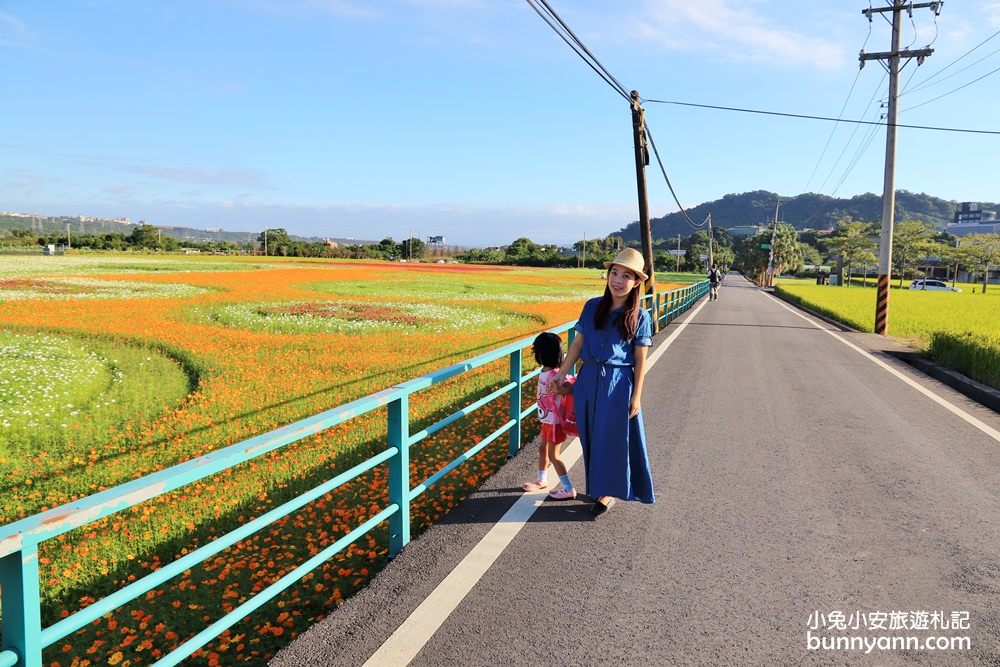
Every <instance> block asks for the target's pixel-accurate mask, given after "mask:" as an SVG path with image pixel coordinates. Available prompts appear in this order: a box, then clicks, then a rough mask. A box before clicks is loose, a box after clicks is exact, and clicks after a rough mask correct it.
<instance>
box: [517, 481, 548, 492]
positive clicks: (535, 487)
mask: <svg viewBox="0 0 1000 667" xmlns="http://www.w3.org/2000/svg"><path fill="white" fill-rule="evenodd" d="M548 486H549V485H548V484H546V483H545V482H542V481H539V480H537V479H536V480H535V481H534V482H528V483H527V484H525V485H524V486H523V487H522V488H523V489H524V490H525V491H541V490H542V489H544V488H547V487H548Z"/></svg>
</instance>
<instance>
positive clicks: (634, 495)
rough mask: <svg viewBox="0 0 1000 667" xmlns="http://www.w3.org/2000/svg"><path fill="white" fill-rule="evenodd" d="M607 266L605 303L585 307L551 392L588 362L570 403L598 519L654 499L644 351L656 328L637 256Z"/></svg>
mask: <svg viewBox="0 0 1000 667" xmlns="http://www.w3.org/2000/svg"><path fill="white" fill-rule="evenodd" d="M604 266H605V267H606V268H607V269H608V279H607V284H606V285H605V288H604V296H602V297H599V298H595V299H590V300H589V301H587V303H586V304H584V306H583V312H582V313H581V314H580V319H579V321H577V323H576V337H575V338H574V339H573V342H572V343H571V344H570V346H569V351H568V352H567V354H566V358H565V359H564V360H563V362H562V365H561V366H560V367H559V371H558V372H557V373H556V374H555V375H554V376H553V377H552V379H551V381H550V385H549V386H550V388H552V389H553V390H558V389H559V388H560V387H562V385H563V382H564V378H565V377H566V374H567V373H569V372H570V370H571V369H572V368H573V366H574V365H575V364H576V362H577V361H578V360H579V361H582V362H583V365H582V366H581V368H580V372H579V374H578V375H577V378H576V382H575V384H574V385H573V398H574V402H575V409H576V423H577V428H578V429H579V431H580V444H581V445H582V448H583V464H584V468H585V474H586V480H587V485H586V490H587V495H589V496H591V497H592V498H594V499H595V502H594V505H593V507H592V508H591V512H593V513H594V514H596V515H601V514H604V513H605V512H607V511H608V510H609V509H610V508H611V506H612V505H614V503H615V498H621V499H622V500H638V501H640V502H643V503H652V502H655V500H656V496H655V494H654V493H653V476H652V472H651V470H650V466H649V455H648V452H647V450H646V431H645V427H644V425H643V422H642V410H641V398H642V385H643V380H644V379H645V373H646V351H647V350H648V348H649V347H650V346H651V345H652V344H653V341H652V321H651V319H650V316H649V313H648V312H646V310H645V309H644V308H642V306H641V304H640V303H639V297H640V290H641V286H642V284H643V282H644V281H645V280H646V278H647V275H646V273H645V271H644V268H645V263H644V261H643V258H642V255H641V254H640V253H639V252H637V251H635V250H633V249H632V248H625V249H624V250H622V251H621V252H620V253H619V254H618V256H617V257H615V259H614V260H613V261H611V262H606V263H605V265H604Z"/></svg>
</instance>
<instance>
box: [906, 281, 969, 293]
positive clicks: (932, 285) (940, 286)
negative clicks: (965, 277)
mask: <svg viewBox="0 0 1000 667" xmlns="http://www.w3.org/2000/svg"><path fill="white" fill-rule="evenodd" d="M910 289H922V290H933V291H936V292H961V291H962V290H960V289H959V288H957V287H952V286H951V285H949V284H948V283H946V282H944V281H943V280H931V279H930V278H928V279H927V280H914V281H913V282H912V283H910Z"/></svg>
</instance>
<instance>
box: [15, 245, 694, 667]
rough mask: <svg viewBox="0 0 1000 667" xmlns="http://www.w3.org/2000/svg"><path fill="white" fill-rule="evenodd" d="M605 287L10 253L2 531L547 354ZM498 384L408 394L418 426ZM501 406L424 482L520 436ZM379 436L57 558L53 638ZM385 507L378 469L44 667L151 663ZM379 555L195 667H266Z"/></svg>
mask: <svg viewBox="0 0 1000 667" xmlns="http://www.w3.org/2000/svg"><path fill="white" fill-rule="evenodd" d="M695 279H696V278H695V277H691V282H693V281H694V280H695ZM661 280H662V279H661ZM660 287H661V289H663V288H669V287H670V285H669V284H665V283H662V282H661V284H660ZM602 290H603V281H602V280H601V279H600V272H599V271H598V270H594V269H591V270H584V269H565V270H561V269H519V268H510V267H479V266H465V265H451V264H441V265H421V264H398V263H378V262H371V263H362V262H335V261H328V260H327V261H302V260H297V261H281V260H277V259H274V258H267V260H266V261H261V259H259V258H221V257H220V258H215V257H206V258H167V257H137V256H132V255H123V256H107V255H102V256H99V257H96V256H75V255H67V256H60V257H49V256H2V255H0V367H2V368H3V373H2V376H0V525H3V524H7V523H10V522H12V521H15V520H18V519H21V518H24V517H27V516H30V515H33V514H36V513H38V512H41V511H44V510H46V509H50V508H53V507H56V506H58V505H61V504H64V503H67V502H70V501H73V500H75V499H79V498H81V497H84V496H87V495H90V494H92V493H95V492H98V491H101V490H104V489H108V488H110V487H113V486H115V485H118V484H121V483H124V482H127V481H130V480H133V479H137V478H140V477H143V476H145V475H148V474H150V473H153V472H156V471H159V470H162V469H164V468H167V467H169V466H171V465H174V464H177V463H180V462H183V461H187V460H190V459H192V458H195V457H198V456H200V455H203V454H206V453H209V452H212V451H215V450H217V449H220V448H222V447H225V446H227V445H231V444H234V443H238V442H241V441H243V440H246V439H248V438H251V437H253V436H256V435H259V434H261V433H265V432H268V431H271V430H273V429H276V428H279V427H281V426H285V425H287V424H290V423H292V422H295V421H297V420H299V419H303V418H305V417H309V416H312V415H315V414H318V413H320V412H323V411H325V410H329V409H330V408H332V407H335V406H338V405H342V404H344V403H347V402H349V401H351V400H354V399H357V398H360V397H363V396H366V395H368V394H371V393H374V392H376V391H379V390H382V389H385V388H387V387H390V386H393V385H395V384H398V383H399V382H401V381H404V380H409V379H412V378H415V377H418V376H420V375H422V374H425V373H428V372H430V371H433V370H437V369H440V368H443V367H445V366H448V365H450V364H453V363H456V362H458V361H462V360H465V359H468V358H470V357H473V356H476V355H478V354H480V353H483V352H486V351H488V350H491V349H495V348H497V347H499V346H501V345H504V344H507V343H509V342H512V341H516V340H521V339H524V338H528V337H532V336H534V335H535V334H536V333H538V332H540V331H542V330H544V329H546V328H550V327H552V326H556V325H559V324H562V323H565V322H567V321H570V320H573V319H575V318H576V316H577V315H578V314H579V311H580V308H581V306H582V303H583V301H584V300H585V299H587V298H590V297H592V296H597V295H599V294H600V293H601V291H602ZM525 360H526V364H527V365H528V367H529V368H530V365H531V363H532V362H531V360H530V351H529V352H528V353H526V354H525ZM506 372H507V367H506V362H504V363H503V364H499V365H496V366H492V367H485V368H483V369H481V370H479V371H477V372H472V373H467V374H465V375H463V376H461V377H460V378H456V379H455V380H451V381H448V382H445V383H442V384H441V385H435V388H433V390H426V391H425V392H422V393H420V394H417V395H414V396H413V397H412V398H411V401H410V408H411V413H412V414H413V415H414V418H415V419H416V421H417V423H415V424H413V425H412V426H411V431H412V430H415V429H417V428H421V427H422V426H421V424H424V423H431V422H432V421H434V420H436V419H440V418H441V417H442V416H444V415H447V414H451V413H452V412H453V411H454V410H455V409H457V408H458V407H463V406H464V405H467V404H468V403H469V402H470V401H471V399H472V398H474V397H476V396H477V395H483V394H485V393H488V392H489V391H490V390H491V389H492V388H495V387H496V386H497V385H498V384H501V383H502V382H503V381H504V376H505V373H506ZM526 400H530V398H526ZM501 403H502V402H501V401H496V402H494V403H491V404H489V406H487V408H484V409H482V410H480V411H477V412H476V413H475V415H474V416H472V417H469V418H466V419H465V420H462V421H460V422H458V423H457V424H456V425H455V426H454V427H450V428H446V429H443V430H442V431H440V432H438V433H437V434H435V435H434V437H432V438H428V439H426V440H424V441H422V442H421V443H419V445H417V446H415V448H414V451H413V452H412V453H411V470H412V471H413V474H414V476H415V477H416V478H420V479H423V478H426V477H427V476H429V475H430V474H432V473H433V472H435V471H436V470H439V469H440V468H441V467H442V466H443V465H445V464H446V463H447V462H448V461H450V460H452V459H453V458H454V457H455V456H456V455H457V454H458V453H460V452H463V451H465V450H466V449H468V448H469V447H470V446H471V444H473V443H474V442H476V441H477V440H478V439H480V438H481V437H482V436H483V435H485V434H487V433H489V432H491V431H492V430H494V429H495V428H497V427H498V426H499V425H500V424H502V423H504V422H505V421H506V419H507V417H506V414H507V411H508V409H509V408H508V406H506V405H503V404H501ZM384 420H385V415H384V411H383V413H382V414H381V415H379V414H373V415H371V417H370V418H361V419H359V420H355V421H353V422H351V423H350V425H349V428H342V427H337V428H333V429H328V430H327V431H324V432H322V433H318V434H316V435H314V436H311V437H309V438H306V439H304V440H302V441H300V442H297V443H295V444H294V445H290V446H288V447H285V448H282V449H280V450H278V451H276V452H274V453H272V454H271V455H268V456H265V457H261V458H258V459H255V460H254V461H253V462H249V463H247V464H244V465H242V466H238V467H236V468H232V469H230V470H227V471H226V472H224V473H220V474H218V475H216V476H214V477H212V478H207V479H204V480H202V481H200V482H196V483H193V484H191V485H188V486H187V487H185V488H184V489H182V490H181V491H178V492H174V493H170V494H166V495H163V496H160V497H158V498H156V499H154V500H151V501H148V502H146V503H143V504H141V505H138V506H136V507H134V508H132V509H131V510H129V511H126V512H122V513H119V514H117V515H115V516H113V517H110V518H108V519H106V520H102V521H99V522H95V523H93V524H90V525H88V526H86V527H84V528H81V529H79V530H77V531H74V532H73V533H70V534H67V535H64V536H62V537H60V538H59V539H55V540H50V541H48V542H46V543H44V544H43V545H42V550H41V553H40V563H41V584H42V615H43V626H45V625H48V624H50V623H52V622H54V621H55V620H57V619H59V618H61V617H65V616H66V615H67V614H68V613H70V610H75V609H77V608H79V607H81V606H86V605H87V604H89V603H91V602H93V601H94V600H96V599H99V598H101V597H103V596H105V595H107V594H108V593H110V592H112V591H114V590H117V589H118V588H120V587H121V586H122V585H124V584H125V583H128V582H130V581H133V580H135V579H136V578H139V577H141V576H143V575H144V574H145V573H147V572H149V571H152V570H156V569H158V568H160V567H162V566H163V565H164V564H165V563H167V562H170V561H171V560H173V559H175V558H177V557H179V556H180V555H182V554H184V553H187V552H188V551H190V550H191V549H193V548H196V547H198V546H200V545H203V544H206V543H207V542H210V541H212V540H213V539H214V536H215V535H217V534H220V533H223V532H225V531H228V530H231V529H233V528H234V527H236V526H239V525H241V524H242V523H245V522H246V521H247V520H248V519H250V518H252V517H256V516H260V515H262V514H263V513H265V512H267V511H268V510H269V509H271V508H273V507H275V506H276V505H278V504H280V503H281V502H283V501H284V500H287V499H288V498H290V497H292V496H294V495H296V494H297V493H298V492H299V491H300V490H302V489H305V488H311V487H313V486H315V485H316V484H318V483H319V482H320V481H321V480H325V479H329V478H331V477H333V476H335V475H336V474H338V473H339V472H342V471H343V470H345V469H347V468H349V467H351V466H352V465H354V464H356V463H357V462H359V461H360V460H363V459H365V458H368V457H369V456H371V455H372V454H373V453H374V452H376V451H380V450H381V449H384V447H385V441H384V438H385V433H384V432H385V427H384ZM531 422H532V420H528V422H527V423H526V424H525V426H524V430H523V433H522V437H523V438H524V439H525V441H528V440H530V439H531V438H532V437H533V436H534V434H535V430H536V427H535V426H534V424H533V423H531ZM501 440H502V439H501ZM506 455H507V448H506V443H505V442H498V443H494V446H491V447H489V448H487V449H485V450H484V451H483V452H481V453H480V454H479V455H478V456H477V457H476V458H475V459H474V460H473V461H471V462H469V464H467V465H465V466H463V467H461V468H459V469H458V470H456V471H454V472H452V473H451V474H449V475H448V476H447V477H445V478H444V479H443V480H442V481H441V482H440V483H439V484H438V485H436V486H435V487H434V488H433V491H432V492H430V493H426V494H424V495H423V496H421V497H420V499H419V500H418V501H417V502H416V504H415V505H414V507H413V517H414V520H413V524H414V525H413V528H412V530H413V534H414V536H415V535H417V534H419V533H420V532H421V531H422V530H423V529H425V528H426V527H427V526H429V525H431V524H432V523H434V522H435V521H437V520H439V519H440V518H441V517H442V516H443V515H444V514H445V513H446V512H447V511H448V510H449V509H450V508H451V507H453V506H454V505H455V504H456V503H457V502H459V501H460V500H461V499H462V498H464V497H465V496H466V495H467V494H468V493H469V492H470V491H471V490H473V489H475V488H476V486H477V485H478V484H479V483H480V482H481V481H482V480H483V479H485V477H487V476H489V475H490V474H492V472H493V471H495V470H496V469H497V467H499V466H500V465H502V463H503V462H504V461H505V460H506ZM385 503H386V481H385V479H384V472H379V469H376V470H375V471H372V472H371V473H369V474H368V475H366V476H365V477H363V478H361V479H359V480H357V481H356V482H355V483H352V484H349V485H347V486H346V487H343V488H342V489H340V490H339V491H337V492H335V493H333V494H330V495H328V496H326V497H323V498H321V499H319V500H317V501H316V502H314V503H313V504H312V505H310V506H308V507H306V508H305V509H303V510H302V511H301V512H298V513H296V514H293V515H290V516H288V517H286V518H285V519H284V520H281V521H278V522H276V523H274V524H272V525H271V527H270V528H269V529H268V530H266V531H264V532H262V533H258V534H257V535H256V536H254V537H253V538H248V539H247V540H245V541H243V542H241V543H239V544H237V545H236V546H234V547H232V548H230V549H227V550H225V551H224V552H222V553H220V554H218V556H216V557H214V558H213V559H211V560H210V561H208V562H206V563H205V564H204V565H203V566H202V567H200V568H198V569H192V570H188V571H187V572H185V573H184V575H183V576H180V577H177V578H175V579H174V580H172V581H171V582H170V585H169V586H164V587H162V588H159V589H157V590H153V591H150V593H149V594H147V595H146V597H145V599H143V600H140V601H137V602H136V603H134V604H131V605H129V606H127V607H123V608H120V609H119V610H118V611H117V612H116V613H113V614H108V615H106V616H104V617H102V618H101V619H99V620H98V621H96V622H94V623H93V624H92V625H90V626H88V627H86V628H84V629H83V630H81V631H79V633H78V634H77V635H76V636H74V637H73V638H72V640H71V641H70V640H67V641H65V642H62V643H61V644H60V645H59V646H53V647H51V648H50V649H49V650H48V651H47V652H46V654H45V656H44V657H45V660H44V664H45V665H47V666H49V667H69V666H72V667H88V666H97V665H102V666H103V665H122V666H126V667H134V666H136V665H144V664H150V663H152V662H154V661H155V660H156V659H158V658H159V657H162V656H163V655H164V654H165V653H166V652H168V651H170V650H171V649H172V648H174V647H176V646H178V645H179V644H181V643H183V641H185V640H186V639H188V638H189V637H191V636H192V635H193V634H194V633H196V632H197V631H199V630H201V629H202V628H204V627H205V626H206V625H208V623H210V622H211V621H212V620H214V619H215V618H217V617H219V616H221V615H222V614H224V613H226V612H227V611H228V610H231V609H233V608H234V607H235V606H237V605H239V604H240V603H242V602H243V601H245V600H246V599H248V598H249V597H250V596H252V595H253V593H255V592H257V591H259V590H262V589H263V588H265V587H266V586H267V585H269V584H270V583H272V582H274V581H276V580H277V579H278V578H280V577H281V576H282V575H283V574H285V573H287V572H288V571H289V570H291V569H292V568H293V567H294V566H295V565H296V564H297V562H298V561H299V560H303V559H305V558H307V557H309V556H310V555H313V554H315V553H317V552H318V551H320V550H321V549H323V548H324V547H326V546H329V545H330V544H332V543H334V542H335V541H336V540H337V539H339V537H340V536H342V535H344V534H345V533H346V532H348V531H349V530H351V529H353V528H354V527H355V526H357V525H359V524H360V523H362V522H363V521H365V520H366V519H368V518H369V517H370V516H372V515H374V514H375V513H377V512H378V511H379V510H380V509H381V508H382V507H384V506H385ZM386 544H387V537H386V535H385V531H384V530H382V531H381V532H379V531H375V532H373V533H370V534H369V535H368V536H367V538H366V539H363V540H360V541H359V542H356V543H355V544H353V545H351V546H350V547H349V548H348V549H346V550H345V551H343V552H341V554H340V555H339V556H338V557H337V558H335V559H332V560H331V561H330V562H328V563H327V565H326V566H325V567H323V568H321V569H319V570H316V571H314V572H312V573H310V574H309V575H306V577H304V578H303V580H302V581H301V582H300V585H299V586H297V587H296V588H293V589H290V590H289V591H286V593H285V594H283V595H281V596H280V597H279V598H277V599H276V600H274V601H272V602H270V603H268V604H267V605H266V606H265V607H263V608H261V609H260V610H258V612H256V613H255V614H254V615H253V616H252V617H251V618H249V619H247V620H246V621H244V622H242V623H241V624H240V625H238V626H236V627H234V628H233V629H231V630H227V631H225V632H224V633H223V634H222V635H221V636H220V637H218V638H217V639H216V640H215V641H213V642H212V643H211V644H210V645H209V646H207V647H206V648H204V649H202V650H200V651H199V652H198V653H196V654H195V656H194V657H193V658H191V659H190V660H188V661H187V662H185V664H192V665H259V664H263V663H264V662H266V660H267V658H268V657H269V656H271V655H272V654H273V653H274V652H275V651H276V650H277V649H278V648H280V647H281V646H283V645H284V644H286V643H288V642H289V641H290V640H291V639H292V638H294V637H295V636H296V635H297V634H298V633H299V632H301V631H303V630H304V629H305V628H307V627H309V626H310V625H312V624H313V623H315V622H316V621H317V620H319V619H320V618H322V617H323V616H324V615H325V614H327V613H330V611H331V610H332V609H334V608H335V607H336V606H337V605H338V604H340V603H341V602H342V601H343V600H344V599H345V598H346V597H348V596H349V595H350V594H351V593H352V592H353V591H355V590H357V589H358V588H359V587H360V586H363V585H364V583H365V582H366V581H367V580H368V578H369V577H370V576H371V575H372V574H374V572H375V571H377V570H378V569H379V568H381V567H382V566H383V565H384V563H385V562H386V555H387V547H386ZM279 546H280V547H281V548H280V549H279V548H278V547H279ZM0 613H2V610H0Z"/></svg>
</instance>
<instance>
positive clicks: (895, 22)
mask: <svg viewBox="0 0 1000 667" xmlns="http://www.w3.org/2000/svg"><path fill="white" fill-rule="evenodd" d="M942 4H944V3H943V2H923V3H913V2H906V1H905V0H892V6H891V7H869V8H868V9H863V10H862V11H861V13H862V14H864V15H865V16H866V17H867V18H868V22H869V23H871V20H872V14H876V13H882V12H892V47H891V50H890V51H886V52H883V53H865V52H864V51H862V52H861V56H860V57H859V59H860V61H861V67H864V66H865V62H866V61H868V60H879V61H882V60H887V61H888V64H885V63H883V67H885V68H886V71H888V72H889V108H888V112H887V115H886V121H885V123H886V125H885V179H884V181H883V183H882V235H881V237H880V240H879V251H878V285H877V293H876V296H875V333H877V334H879V335H882V336H885V335H887V334H888V333H889V281H890V280H891V279H892V226H893V216H894V215H895V210H896V117H897V115H898V109H897V102H898V99H897V98H898V97H899V70H900V64H899V63H900V59H901V58H916V59H917V64H918V65H920V64H922V63H923V62H924V58H926V57H927V56H929V55H930V54H932V53H933V52H934V49H931V48H924V49H916V50H910V49H903V50H900V48H899V44H900V32H901V28H902V14H903V10H906V12H907V13H908V14H909V15H910V18H911V19H912V17H913V10H914V9H921V8H924V7H929V8H930V9H931V10H933V11H934V15H935V16H938V15H940V13H941V5H942Z"/></svg>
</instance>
